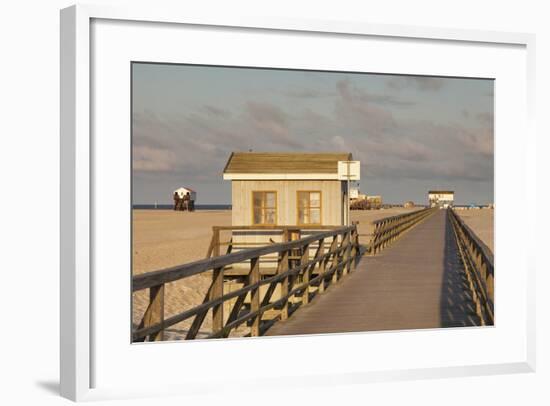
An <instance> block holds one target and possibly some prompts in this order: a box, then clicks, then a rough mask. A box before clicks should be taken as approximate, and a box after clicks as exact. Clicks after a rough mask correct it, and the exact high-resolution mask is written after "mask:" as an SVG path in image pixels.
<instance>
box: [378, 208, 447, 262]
mask: <svg viewBox="0 0 550 406" xmlns="http://www.w3.org/2000/svg"><path fill="white" fill-rule="evenodd" d="M436 210H438V209H436V208H426V209H422V210H417V211H413V212H410V213H405V214H399V215H397V216H391V217H386V218H383V219H380V220H377V221H373V222H372V223H373V224H374V233H373V235H372V238H371V240H370V242H369V245H368V247H367V251H368V253H369V254H371V255H375V254H376V253H378V252H380V251H381V250H383V249H384V248H385V247H386V246H388V245H389V244H390V243H391V242H393V241H395V240H396V239H397V238H399V236H401V234H403V233H404V232H405V231H407V230H409V229H410V228H411V227H412V226H414V225H415V224H417V223H419V222H420V221H422V220H424V219H425V218H426V217H428V216H429V215H431V214H433V213H435V211H436Z"/></svg>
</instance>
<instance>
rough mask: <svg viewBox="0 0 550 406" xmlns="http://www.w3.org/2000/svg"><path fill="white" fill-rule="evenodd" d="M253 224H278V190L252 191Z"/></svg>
mask: <svg viewBox="0 0 550 406" xmlns="http://www.w3.org/2000/svg"><path fill="white" fill-rule="evenodd" d="M252 203H253V213H252V222H253V224H276V219H277V192H252Z"/></svg>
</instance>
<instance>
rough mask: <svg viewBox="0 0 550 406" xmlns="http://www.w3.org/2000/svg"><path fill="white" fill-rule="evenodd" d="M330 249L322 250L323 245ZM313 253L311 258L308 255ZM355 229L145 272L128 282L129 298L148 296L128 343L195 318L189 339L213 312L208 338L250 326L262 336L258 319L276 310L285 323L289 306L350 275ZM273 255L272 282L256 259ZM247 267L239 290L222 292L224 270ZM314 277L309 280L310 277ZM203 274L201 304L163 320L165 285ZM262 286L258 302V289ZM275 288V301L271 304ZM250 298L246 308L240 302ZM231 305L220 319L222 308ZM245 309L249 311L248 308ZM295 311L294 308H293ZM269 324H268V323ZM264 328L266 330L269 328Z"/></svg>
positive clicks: (158, 334) (355, 249) (356, 244)
mask: <svg viewBox="0 0 550 406" xmlns="http://www.w3.org/2000/svg"><path fill="white" fill-rule="evenodd" d="M327 241H329V242H330V244H329V246H328V249H327V244H326V242H327ZM312 251H313V252H314V255H313V257H311V255H310V252H312ZM361 252H362V251H361V247H360V246H359V239H358V235H357V228H356V226H349V227H338V228H333V229H331V230H327V231H319V232H316V233H314V234H313V235H310V236H307V237H303V238H301V239H299V240H295V241H287V242H281V243H274V244H270V245H267V246H263V247H259V248H249V249H243V250H241V251H238V252H231V253H228V254H226V255H219V256H213V257H212V258H206V259H203V260H200V261H196V262H193V263H189V264H185V265H181V266H176V267H173V268H169V269H164V270H160V271H155V272H149V273H145V274H141V275H137V276H134V277H133V278H132V292H133V293H135V292H138V291H141V290H144V289H148V290H149V305H148V307H147V309H146V311H145V314H144V316H143V318H142V320H141V323H140V324H139V326H138V327H137V328H135V329H134V331H133V332H132V340H133V341H159V340H163V338H164V331H165V329H167V328H168V327H170V326H173V325H175V324H177V323H180V322H182V321H184V320H186V319H189V318H191V317H194V320H193V323H192V325H191V328H190V329H189V330H188V332H187V335H186V339H194V338H196V336H197V334H198V333H199V331H200V330H201V327H202V326H203V323H204V320H205V318H206V316H207V314H208V312H209V311H210V310H211V311H212V329H211V333H210V334H209V336H208V338H219V337H227V336H228V335H229V333H230V332H231V331H232V330H233V329H235V328H237V327H238V326H239V325H241V324H243V323H245V322H246V323H248V325H249V326H250V335H251V336H258V335H262V334H263V333H264V332H265V329H266V327H268V326H267V321H266V322H264V321H263V320H262V315H263V314H264V313H265V312H267V311H268V310H276V311H277V312H278V316H277V317H276V318H275V321H277V320H285V319H287V318H288V317H289V316H290V315H291V314H292V309H291V308H290V306H289V304H290V301H291V299H296V298H298V299H299V300H298V301H297V303H296V306H299V305H301V304H307V303H309V301H310V299H311V297H310V296H311V295H315V294H317V293H322V292H323V291H324V290H325V289H326V288H327V287H328V286H329V285H330V284H331V283H335V282H337V281H338V280H339V279H340V278H341V277H342V276H343V275H346V274H347V273H349V272H351V270H352V269H354V268H355V266H356V263H357V261H358V259H359V257H360V255H361ZM273 254H276V255H277V256H278V260H277V263H278V264H277V272H276V274H275V275H274V276H270V277H267V278H263V279H262V277H261V274H260V258H261V257H263V256H266V255H273ZM243 261H249V266H250V268H249V273H248V276H247V277H246V282H245V283H244V286H243V287H242V288H241V289H238V290H235V291H232V292H228V293H225V292H224V269H226V267H228V266H231V265H233V264H237V263H242V262H243ZM314 270H315V271H316V276H314V274H313V271H314ZM204 272H212V284H211V285H210V288H209V289H208V293H207V294H206V296H205V298H204V301H203V303H202V304H200V305H198V306H195V307H193V308H192V309H189V310H186V311H183V312H181V313H179V314H176V315H174V316H171V317H169V318H165V317H164V292H165V285H166V284H167V283H170V282H174V281H177V280H181V279H184V278H188V277H190V276H193V275H198V274H201V273H204ZM264 285H267V286H268V287H267V290H266V293H265V294H264V296H263V298H261V297H260V287H261V286H264ZM277 285H280V297H279V298H278V299H276V300H272V296H273V293H274V292H275V289H276V287H277ZM247 296H248V297H249V298H250V304H249V306H245V299H246V298H247ZM229 301H232V302H234V304H233V305H232V309H231V311H230V312H229V314H228V315H227V317H226V316H225V315H224V303H227V302H229ZM247 307H248V308H247ZM292 307H293V308H295V306H292ZM269 322H270V323H271V324H272V323H273V320H270V321H269ZM271 324H269V325H271Z"/></svg>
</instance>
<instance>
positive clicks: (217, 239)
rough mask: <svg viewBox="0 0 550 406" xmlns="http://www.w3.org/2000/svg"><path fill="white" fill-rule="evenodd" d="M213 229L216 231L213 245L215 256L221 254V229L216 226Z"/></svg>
mask: <svg viewBox="0 0 550 406" xmlns="http://www.w3.org/2000/svg"><path fill="white" fill-rule="evenodd" d="M213 231H214V235H213V239H214V246H213V250H212V253H213V256H214V257H218V256H219V255H220V229H219V228H215V229H214V230H213Z"/></svg>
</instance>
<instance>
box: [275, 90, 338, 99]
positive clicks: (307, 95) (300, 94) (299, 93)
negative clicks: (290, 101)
mask: <svg viewBox="0 0 550 406" xmlns="http://www.w3.org/2000/svg"><path fill="white" fill-rule="evenodd" d="M283 94H284V95H285V96H288V97H293V98H297V99H314V98H317V97H328V96H334V92H323V91H321V90H317V89H308V88H300V89H295V88H292V89H287V90H285V91H283Z"/></svg>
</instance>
